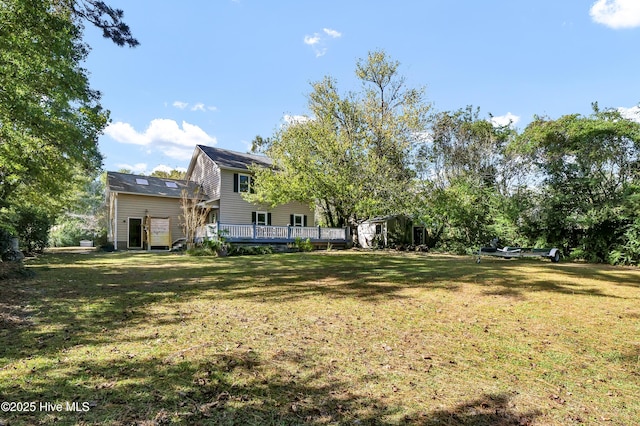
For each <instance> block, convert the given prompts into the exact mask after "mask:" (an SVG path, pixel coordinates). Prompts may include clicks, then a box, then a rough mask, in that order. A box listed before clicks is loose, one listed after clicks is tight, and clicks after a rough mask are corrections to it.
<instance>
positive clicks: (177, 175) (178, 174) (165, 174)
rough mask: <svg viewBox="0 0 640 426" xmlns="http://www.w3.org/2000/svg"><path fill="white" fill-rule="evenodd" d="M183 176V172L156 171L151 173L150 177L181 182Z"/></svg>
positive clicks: (175, 170) (176, 170) (174, 170)
mask: <svg viewBox="0 0 640 426" xmlns="http://www.w3.org/2000/svg"><path fill="white" fill-rule="evenodd" d="M184 174H185V172H183V171H180V170H178V169H173V170H170V171H168V172H167V171H164V170H156V171H154V172H153V173H151V175H150V176H152V177H159V178H163V179H176V180H182V179H184Z"/></svg>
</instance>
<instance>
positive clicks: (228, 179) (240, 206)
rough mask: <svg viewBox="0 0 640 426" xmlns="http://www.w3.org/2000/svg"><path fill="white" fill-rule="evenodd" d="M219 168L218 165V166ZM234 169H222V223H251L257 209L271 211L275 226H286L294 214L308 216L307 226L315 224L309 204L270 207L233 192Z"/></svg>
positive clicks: (219, 218) (220, 213)
mask: <svg viewBox="0 0 640 426" xmlns="http://www.w3.org/2000/svg"><path fill="white" fill-rule="evenodd" d="M216 168H217V167H216ZM234 173H238V172H237V171H236V172H234V171H233V170H226V169H222V170H220V177H221V185H220V211H219V214H218V220H219V221H220V222H221V223H227V224H230V225H248V224H251V213H252V212H255V211H266V212H269V213H271V224H272V225H273V226H286V225H287V224H289V220H290V218H291V215H292V214H301V215H306V216H307V218H308V219H307V226H314V220H313V212H312V211H311V209H310V208H309V206H308V205H306V204H302V203H298V202H293V203H287V204H283V205H281V206H277V207H274V208H270V207H269V206H267V205H264V204H262V205H261V204H251V203H249V202H248V201H245V200H244V198H242V193H240V192H233V186H234V184H233V179H234Z"/></svg>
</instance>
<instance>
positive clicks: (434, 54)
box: [85, 0, 640, 173]
mask: <svg viewBox="0 0 640 426" xmlns="http://www.w3.org/2000/svg"><path fill="white" fill-rule="evenodd" d="M107 3H108V4H110V5H111V6H114V7H118V8H121V9H123V10H124V12H125V21H126V22H127V23H128V24H129V25H130V27H131V29H132V32H133V34H134V36H135V37H136V38H138V40H139V41H140V43H141V45H140V46H139V47H137V48H135V49H130V48H119V47H117V46H115V45H114V44H113V43H111V42H110V41H108V40H105V39H103V38H102V37H101V34H100V33H99V31H97V30H96V29H94V28H89V27H88V28H87V29H86V31H85V40H86V41H87V42H88V43H89V44H90V46H91V47H92V51H91V53H90V55H89V57H88V59H87V61H86V63H85V66H86V68H87V69H88V70H89V72H90V73H91V84H92V87H93V88H94V89H97V90H100V91H101V93H102V104H103V106H104V107H105V108H106V109H109V110H110V111H111V119H112V122H111V124H110V125H109V126H108V127H107V129H106V130H105V134H104V135H103V136H102V137H101V138H100V148H101V151H102V153H103V154H104V156H105V162H104V167H105V169H107V170H118V169H121V168H128V169H131V170H133V171H134V172H139V173H150V172H152V171H153V170H154V169H158V168H160V169H171V168H186V167H187V165H188V163H189V159H190V157H191V154H192V152H193V148H194V146H195V145H196V144H205V145H212V146H217V147H220V148H226V149H231V150H236V151H246V150H247V149H248V146H249V145H250V142H251V140H253V138H254V137H255V136H256V135H261V136H263V137H266V136H270V135H272V134H273V132H274V130H275V129H277V128H278V127H279V126H281V125H282V123H283V122H284V120H285V117H286V116H295V115H303V114H306V113H307V110H306V103H307V99H306V95H307V94H308V93H309V92H310V88H311V86H310V83H312V82H315V81H318V80H320V79H322V78H323V77H324V76H326V75H331V76H332V77H334V78H336V79H337V80H338V83H339V88H340V90H341V91H343V92H347V91H349V90H358V89H359V87H360V86H359V82H358V81H357V80H356V78H355V75H354V70H355V63H356V61H357V60H358V59H360V58H365V57H366V56H367V53H368V52H369V51H372V50H378V49H384V50H385V51H386V52H387V54H388V55H389V56H390V57H391V58H392V59H394V60H397V61H399V62H400V64H401V67H400V74H402V75H403V76H405V77H406V80H407V84H408V85H409V86H411V87H419V86H424V87H425V88H426V95H427V100H428V101H429V102H430V103H431V104H432V106H433V109H434V110H437V111H447V110H457V109H459V108H463V107H465V106H467V105H474V106H476V107H480V108H481V112H482V113H483V114H485V115H487V117H488V114H489V113H491V114H492V115H494V116H496V117H510V118H511V119H512V120H513V121H514V122H515V126H516V127H518V128H521V129H522V128H524V127H525V126H526V125H527V123H529V122H530V121H531V120H532V118H533V116H534V115H536V114H537V115H547V116H549V117H551V118H557V117H559V116H561V115H564V114H572V113H580V114H588V113H589V112H590V111H591V103H592V102H594V101H597V102H598V103H599V105H600V106H601V107H613V108H622V109H623V111H624V112H625V113H629V114H633V113H636V114H638V115H637V117H639V119H640V111H639V110H640V108H638V105H639V103H640V71H639V70H640V55H639V54H638V46H640V1H639V0H598V1H595V0H562V1H558V0H537V1H527V0H522V1H520V0H486V1H476V0H441V1H432V0H423V1H418V0H414V1H408V0H396V1H394V2H388V1H380V0H367V1H364V0H362V1H361V0H354V1H349V0H340V1H335V0H324V1H322V2H319V1H315V2H311V1H303V0H298V1H288V0H283V1H278V0H273V1H264V0H186V1H183V2H176V1H174V0H172V1H169V0H154V1H149V0H136V1H134V2H132V1H125V0H109V1H107Z"/></svg>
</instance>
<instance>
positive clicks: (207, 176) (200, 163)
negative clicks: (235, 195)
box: [189, 149, 220, 200]
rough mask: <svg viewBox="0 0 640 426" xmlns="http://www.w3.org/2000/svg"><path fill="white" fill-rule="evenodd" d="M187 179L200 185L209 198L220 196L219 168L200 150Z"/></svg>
mask: <svg viewBox="0 0 640 426" xmlns="http://www.w3.org/2000/svg"><path fill="white" fill-rule="evenodd" d="M198 150H199V149H198ZM189 180H190V181H192V182H196V183H198V184H200V185H202V189H203V190H204V193H205V194H206V195H207V198H208V199H209V200H217V199H219V198H220V168H219V167H218V165H217V164H215V163H214V162H213V160H211V158H209V157H208V156H206V155H205V154H204V153H203V152H202V151H200V150H199V153H198V158H197V160H196V163H195V165H194V167H193V171H192V172H191V176H190V177H189Z"/></svg>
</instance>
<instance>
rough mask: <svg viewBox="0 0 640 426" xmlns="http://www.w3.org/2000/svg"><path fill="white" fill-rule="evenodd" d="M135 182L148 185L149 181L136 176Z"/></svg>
mask: <svg viewBox="0 0 640 426" xmlns="http://www.w3.org/2000/svg"><path fill="white" fill-rule="evenodd" d="M136 183H137V184H138V185H149V181H148V180H146V179H142V178H136Z"/></svg>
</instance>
